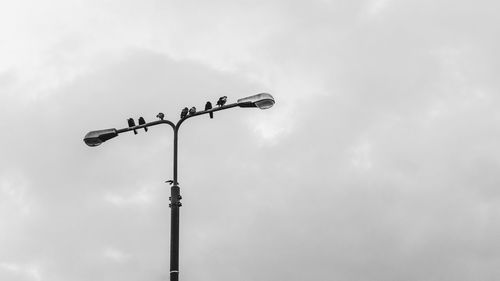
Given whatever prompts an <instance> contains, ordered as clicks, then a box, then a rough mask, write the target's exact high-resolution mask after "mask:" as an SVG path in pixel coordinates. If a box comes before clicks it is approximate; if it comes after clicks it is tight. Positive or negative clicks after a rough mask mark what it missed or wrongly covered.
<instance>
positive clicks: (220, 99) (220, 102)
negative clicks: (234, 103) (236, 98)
mask: <svg viewBox="0 0 500 281" xmlns="http://www.w3.org/2000/svg"><path fill="white" fill-rule="evenodd" d="M226 101H227V97H226V96H223V97H220V98H219V100H218V101H217V105H218V106H221V107H222V106H224V105H225V104H226Z"/></svg>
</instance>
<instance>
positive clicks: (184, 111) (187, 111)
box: [127, 96, 227, 135]
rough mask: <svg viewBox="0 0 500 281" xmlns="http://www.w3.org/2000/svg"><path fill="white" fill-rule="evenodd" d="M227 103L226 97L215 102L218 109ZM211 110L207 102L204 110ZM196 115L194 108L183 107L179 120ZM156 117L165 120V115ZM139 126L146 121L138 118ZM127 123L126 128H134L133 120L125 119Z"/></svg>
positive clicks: (212, 114) (161, 114) (135, 132)
mask: <svg viewBox="0 0 500 281" xmlns="http://www.w3.org/2000/svg"><path fill="white" fill-rule="evenodd" d="M226 102H227V96H223V97H220V98H219V100H218V101H217V106H219V107H222V106H224V105H225V104H226ZM210 109H212V103H211V102H209V101H207V103H206V104H205V110H210ZM195 113H196V107H194V106H193V107H191V108H190V109H188V108H187V107H184V108H183V109H182V111H181V119H184V118H186V117H187V116H190V115H194V114H195ZM208 114H209V115H210V118H214V113H213V112H209V113H208ZM156 117H157V118H158V119H160V120H163V119H164V118H165V114H163V113H162V112H160V113H158V114H157V115H156ZM138 121H139V126H140V125H144V124H146V120H144V118H143V117H139V120H138ZM127 122H128V126H129V128H132V127H135V126H136V125H135V121H134V119H133V118H129V119H127ZM133 131H134V134H136V135H137V130H136V129H133ZM144 131H146V132H147V131H148V128H147V127H144Z"/></svg>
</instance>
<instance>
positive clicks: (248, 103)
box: [238, 93, 274, 109]
mask: <svg viewBox="0 0 500 281" xmlns="http://www.w3.org/2000/svg"><path fill="white" fill-rule="evenodd" d="M273 105H274V98H273V96H271V95H270V94H268V93H260V94H256V95H253V96H249V97H246V98H242V99H239V100H238V106H239V107H258V108H260V109H268V108H271V107H272V106H273Z"/></svg>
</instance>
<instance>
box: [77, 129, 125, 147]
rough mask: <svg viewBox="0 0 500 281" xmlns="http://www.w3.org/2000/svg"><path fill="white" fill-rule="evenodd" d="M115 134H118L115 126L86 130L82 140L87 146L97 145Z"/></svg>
mask: <svg viewBox="0 0 500 281" xmlns="http://www.w3.org/2000/svg"><path fill="white" fill-rule="evenodd" d="M116 136H118V131H117V130H116V129H115V128H113V129H105V130H98V131H92V132H88V133H87V134H86V135H85V137H84V138H83V141H84V142H85V143H86V144H87V145H88V146H98V145H100V144H101V143H103V142H105V141H107V140H109V139H112V138H114V137H116Z"/></svg>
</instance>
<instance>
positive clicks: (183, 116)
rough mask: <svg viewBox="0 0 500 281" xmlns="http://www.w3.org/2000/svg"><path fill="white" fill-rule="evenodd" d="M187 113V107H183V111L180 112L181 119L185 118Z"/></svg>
mask: <svg viewBox="0 0 500 281" xmlns="http://www.w3.org/2000/svg"><path fill="white" fill-rule="evenodd" d="M188 111H189V109H188V108H187V107H184V109H183V110H182V111H181V118H186V116H187V114H188Z"/></svg>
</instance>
